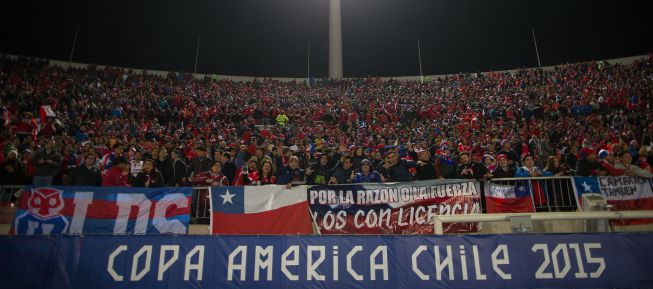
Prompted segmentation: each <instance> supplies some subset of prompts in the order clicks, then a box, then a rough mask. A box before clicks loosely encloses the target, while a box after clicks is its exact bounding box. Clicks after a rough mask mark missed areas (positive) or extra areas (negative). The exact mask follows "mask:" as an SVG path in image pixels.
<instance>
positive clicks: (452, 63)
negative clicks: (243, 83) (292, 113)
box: [0, 0, 653, 77]
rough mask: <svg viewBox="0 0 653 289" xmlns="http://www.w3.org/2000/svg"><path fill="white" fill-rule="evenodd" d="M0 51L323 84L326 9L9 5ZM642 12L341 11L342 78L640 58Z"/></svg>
mask: <svg viewBox="0 0 653 289" xmlns="http://www.w3.org/2000/svg"><path fill="white" fill-rule="evenodd" d="M3 6H4V7H3V9H1V10H2V12H0V15H1V17H0V18H1V19H0V22H1V23H2V27H3V35H2V41H1V43H2V44H1V45H0V52H2V53H12V54H20V55H28V56H39V57H45V58H52V59H60V60H67V59H68V57H69V55H70V51H71V47H72V43H73V39H74V35H75V30H76V28H77V25H78V24H79V27H80V28H79V34H78V38H77V44H76V48H75V53H74V57H73V61H75V62H83V63H96V64H107V65H114V66H124V67H134V68H149V69H159V70H172V71H179V70H184V71H188V72H192V71H193V67H194V62H195V51H196V44H197V37H198V35H201V40H200V48H199V61H198V68H197V70H198V73H217V74H228V75H251V76H286V77H306V74H307V63H306V62H307V42H308V41H310V43H311V50H310V60H311V76H313V77H323V76H326V75H328V54H329V53H328V39H329V29H328V24H329V19H328V13H329V2H328V0H229V1H217V0H191V1H170V0H147V1H133V0H91V1H33V0H23V1H11V4H9V3H5V4H3ZM652 19H653V17H650V9H648V8H647V7H646V1H596V0H582V1H568V0H535V1H523V0H507V1H470V0H456V1H440V0H342V27H343V28H342V29H343V68H344V74H345V77H365V76H401V75H419V63H418V57H417V38H420V39H421V48H422V65H423V70H424V74H445V73H458V72H477V71H488V70H502V69H512V68H518V67H534V66H537V58H536V55H535V50H534V46H533V40H532V36H531V28H533V29H535V33H536V36H537V43H538V47H539V49H540V57H541V61H542V65H554V64H560V63H567V62H577V61H584V60H593V59H605V58H615V57H623V56H632V55H639V54H646V53H649V52H651V51H653V44H652V43H653V37H651V35H653V25H652V24H653V20H652Z"/></svg>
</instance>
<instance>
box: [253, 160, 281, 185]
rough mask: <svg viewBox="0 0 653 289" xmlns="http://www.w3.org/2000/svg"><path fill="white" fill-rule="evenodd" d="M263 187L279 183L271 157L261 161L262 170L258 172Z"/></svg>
mask: <svg viewBox="0 0 653 289" xmlns="http://www.w3.org/2000/svg"><path fill="white" fill-rule="evenodd" d="M258 175H259V181H260V183H261V185H273V184H276V183H277V177H276V170H275V169H274V164H273V163H272V161H271V160H270V158H269V157H265V158H263V161H261V169H260V170H259V172H258Z"/></svg>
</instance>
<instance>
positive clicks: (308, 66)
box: [306, 40, 311, 86]
mask: <svg viewBox="0 0 653 289" xmlns="http://www.w3.org/2000/svg"><path fill="white" fill-rule="evenodd" d="M306 84H307V85H308V86H311V41H310V40H309V41H308V49H307V53H306Z"/></svg>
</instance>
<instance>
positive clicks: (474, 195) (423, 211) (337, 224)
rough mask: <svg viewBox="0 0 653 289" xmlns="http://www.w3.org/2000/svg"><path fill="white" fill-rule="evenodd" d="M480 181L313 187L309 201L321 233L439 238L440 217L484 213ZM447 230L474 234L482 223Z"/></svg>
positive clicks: (431, 181) (447, 227)
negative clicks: (436, 220) (437, 221)
mask: <svg viewBox="0 0 653 289" xmlns="http://www.w3.org/2000/svg"><path fill="white" fill-rule="evenodd" d="M480 193H481V191H480V186H479V182H477V181H475V180H430V181H418V182H406V183H386V184H353V185H329V186H313V187H310V188H309V189H308V202H309V205H310V208H311V213H312V217H313V220H314V222H315V223H316V225H317V228H318V229H319V233H320V234H434V227H433V218H434V217H435V216H436V215H456V214H480V213H481V197H480ZM444 229H445V232H447V233H456V232H473V231H477V230H478V226H477V223H449V224H447V225H446V228H444Z"/></svg>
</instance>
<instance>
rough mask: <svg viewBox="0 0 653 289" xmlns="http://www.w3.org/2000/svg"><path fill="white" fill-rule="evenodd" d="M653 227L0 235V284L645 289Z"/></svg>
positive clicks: (44, 288) (60, 287) (40, 288)
mask: <svg viewBox="0 0 653 289" xmlns="http://www.w3.org/2000/svg"><path fill="white" fill-rule="evenodd" d="M651 260H653V234H652V233H609V234H506V235H459V236H190V235H180V236H165V235H158V236H154V235H145V236H107V235H103V236H98V235H93V236H50V237H48V236H0V280H1V283H0V284H1V285H0V287H2V288H20V289H72V288H93V289H105V288H106V289H120V288H175V289H186V288H188V289H191V288H192V289H201V288H225V289H236V288H266V289H276V288H283V289H299V288H309V289H312V288H315V289H317V288H360V289H416V288H420V289H422V288H424V289H440V288H443V289H445V288H470V289H486V288H496V289H500V288H577V289H586V288H587V289H589V288H653V266H650V264H651Z"/></svg>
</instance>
